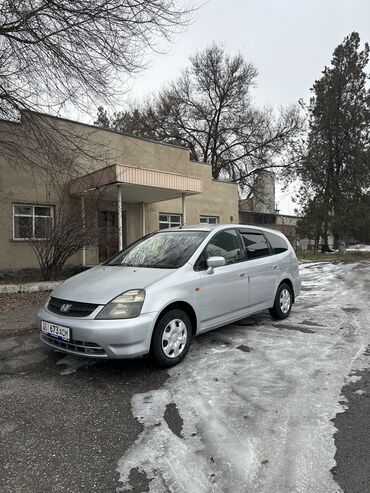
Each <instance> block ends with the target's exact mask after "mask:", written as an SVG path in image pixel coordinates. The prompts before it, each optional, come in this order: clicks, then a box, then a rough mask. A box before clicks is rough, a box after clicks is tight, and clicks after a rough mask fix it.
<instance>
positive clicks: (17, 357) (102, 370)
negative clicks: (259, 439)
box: [0, 333, 176, 493]
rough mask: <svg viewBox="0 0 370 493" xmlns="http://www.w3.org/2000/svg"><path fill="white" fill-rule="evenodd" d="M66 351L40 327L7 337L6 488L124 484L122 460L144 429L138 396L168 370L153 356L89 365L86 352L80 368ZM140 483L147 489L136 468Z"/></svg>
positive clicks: (1, 455)
mask: <svg viewBox="0 0 370 493" xmlns="http://www.w3.org/2000/svg"><path fill="white" fill-rule="evenodd" d="M64 358H65V357H64V356H63V355H62V354H60V353H57V352H53V351H50V350H49V349H48V348H44V347H43V346H42V345H41V344H40V342H39V340H38V334H35V333H34V334H32V335H28V336H20V337H14V338H3V339H0V406H1V413H0V438H1V447H0V491H1V492H3V493H10V492H12V493H15V492H22V493H23V492H27V493H31V492H32V493H33V492H35V493H36V492H37V493H43V492H73V493H77V492H93V491H99V492H113V491H116V489H117V487H119V482H118V474H117V472H116V468H117V462H118V460H119V459H120V457H122V455H123V454H124V452H125V451H126V450H127V448H128V447H130V445H131V444H132V443H133V442H134V441H135V439H136V438H137V437H138V435H139V433H140V432H141V430H142V426H141V425H140V423H139V422H138V421H137V420H136V419H134V418H133V416H132V414H131V398H132V396H133V395H134V394H137V393H140V392H147V391H149V390H151V389H156V388H158V387H160V386H161V385H162V384H163V383H164V381H165V380H166V378H167V377H168V376H167V373H166V372H165V371H163V370H158V369H156V368H154V367H153V365H152V364H151V362H150V360H148V359H140V360H132V361H104V362H100V363H96V364H93V365H91V366H87V367H84V366H83V364H84V363H85V361H86V360H81V363H82V366H81V367H79V368H78V369H75V368H74V366H73V364H72V365H71V364H70V363H71V361H72V360H70V359H67V360H65V359H64ZM68 358H69V357H68ZM73 360H74V361H73V362H75V361H76V359H75V358H73ZM63 361H64V362H69V364H68V365H65V364H63ZM77 361H78V360H77ZM74 370H76V371H74ZM171 414H174V416H175V421H176V412H175V411H174V410H173V409H169V410H168V419H169V420H170V419H171ZM132 486H133V487H134V490H135V491H146V490H147V485H146V480H145V478H140V474H135V471H133V472H132Z"/></svg>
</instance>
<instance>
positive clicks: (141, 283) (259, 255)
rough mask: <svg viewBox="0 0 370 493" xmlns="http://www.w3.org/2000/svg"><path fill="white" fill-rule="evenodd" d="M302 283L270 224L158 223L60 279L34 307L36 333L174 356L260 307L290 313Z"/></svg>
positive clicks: (159, 357)
mask: <svg viewBox="0 0 370 493" xmlns="http://www.w3.org/2000/svg"><path fill="white" fill-rule="evenodd" d="M300 286H301V282H300V279H299V270H298V262H297V259H296V256H295V253H294V250H293V248H292V246H291V245H290V243H289V242H288V240H287V239H286V237H285V236H284V235H283V234H282V233H280V232H278V231H275V230H269V229H265V228H258V227H254V226H253V227H252V226H243V225H235V224H234V225H232V224H231V225H206V224H204V225H203V224H202V225H198V226H186V227H180V228H173V229H167V230H160V231H157V232H155V233H153V234H150V235H148V236H145V237H144V238H142V239H140V240H139V241H137V242H135V243H133V244H132V245H130V246H129V247H127V248H126V249H125V250H123V251H121V252H119V253H118V254H117V255H116V256H114V257H113V258H111V259H110V260H108V261H107V262H105V263H103V264H100V265H98V266H96V267H94V268H92V269H90V270H88V271H85V272H83V273H81V274H78V275H76V276H74V277H71V278H70V279H68V280H67V281H65V282H64V283H63V284H61V285H60V286H58V287H57V288H56V289H55V290H54V291H53V293H52V295H51V297H50V299H49V300H48V302H47V304H46V305H45V307H44V308H43V309H42V310H41V311H40V313H39V315H38V317H39V324H40V329H41V335H40V337H41V340H42V342H44V343H45V344H47V345H48V346H49V347H51V348H53V349H57V350H60V351H64V352H66V353H72V354H75V355H78V356H86V357H90V358H101V359H104V358H132V357H137V356H142V355H145V354H149V353H150V354H151V355H152V356H153V358H154V360H155V361H156V363H157V364H158V365H159V366H162V367H169V366H173V365H176V364H177V363H179V362H180V361H181V360H182V359H183V358H184V356H185V354H186V353H187V351H188V349H189V346H190V343H191V339H192V337H193V336H195V335H198V334H201V333H203V332H206V331H209V330H212V329H215V328H217V327H221V326H223V325H225V324H229V323H231V322H234V321H236V320H238V319H241V318H244V317H246V316H248V315H251V314H253V313H256V312H259V311H262V310H265V309H268V310H269V312H270V314H271V315H272V317H273V318H276V319H284V318H286V317H288V316H289V313H290V310H291V308H292V304H293V303H294V300H295V298H296V297H297V296H298V295H299V292H300Z"/></svg>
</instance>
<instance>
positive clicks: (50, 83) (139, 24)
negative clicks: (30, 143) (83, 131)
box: [0, 0, 190, 119]
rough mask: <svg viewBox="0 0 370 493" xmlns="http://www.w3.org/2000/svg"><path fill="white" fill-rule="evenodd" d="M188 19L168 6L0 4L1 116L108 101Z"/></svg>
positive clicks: (170, 1)
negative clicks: (83, 101) (65, 105)
mask: <svg viewBox="0 0 370 493" xmlns="http://www.w3.org/2000/svg"><path fill="white" fill-rule="evenodd" d="M180 4H181V2H180ZM189 14H190V10H189V8H187V7H186V5H184V4H183V5H182V7H181V6H179V2H175V1H174V0H145V1H143V0H58V1H54V0H27V1H26V0H23V1H22V0H3V1H2V2H1V4H0V117H1V118H6V119H9V118H10V119H12V118H17V116H18V111H19V110H21V109H24V108H27V109H32V108H33V109H35V108H37V109H38V110H39V111H49V109H50V108H52V109H53V110H58V109H59V108H60V107H61V106H63V105H64V104H65V103H66V102H68V101H69V102H72V103H74V104H76V105H78V106H80V107H81V101H82V100H85V101H86V99H88V100H89V101H95V100H96V99H98V100H102V99H105V100H110V98H111V97H112V96H113V95H114V94H116V93H117V92H119V90H120V89H122V78H123V79H124V78H125V76H127V75H131V74H134V73H136V72H138V71H140V70H142V69H143V68H144V67H145V66H146V64H147V61H146V58H145V53H146V52H147V50H148V49H152V50H153V49H156V48H157V47H158V43H159V41H163V40H170V38H171V35H172V34H173V32H174V31H175V30H177V29H178V28H179V27H180V28H181V26H185V25H186V23H187V22H188V21H189Z"/></svg>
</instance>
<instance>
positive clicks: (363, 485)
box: [332, 347, 370, 493]
mask: <svg viewBox="0 0 370 493" xmlns="http://www.w3.org/2000/svg"><path fill="white" fill-rule="evenodd" d="M365 355H367V356H368V357H369V358H370V347H369V348H368V349H367V351H366V353H365ZM353 375H354V376H355V377H358V378H359V380H357V381H356V382H354V383H351V384H349V385H346V386H345V387H344V388H343V389H342V395H343V396H344V398H345V401H344V404H345V405H346V406H347V410H346V411H345V412H344V413H340V414H337V415H336V417H335V419H334V420H333V422H334V425H335V427H336V428H337V429H338V432H337V433H336V434H335V435H334V438H335V446H336V449H337V453H336V454H335V460H336V463H337V466H336V467H335V468H334V469H333V470H332V473H333V475H334V478H335V481H336V482H337V483H338V484H339V486H340V487H341V488H342V490H343V491H344V492H345V493H368V492H369V491H370V371H369V370H362V371H358V372H355V373H353Z"/></svg>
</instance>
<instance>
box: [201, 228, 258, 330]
mask: <svg viewBox="0 0 370 493" xmlns="http://www.w3.org/2000/svg"><path fill="white" fill-rule="evenodd" d="M215 256H222V257H224V258H225V260H226V265H224V266H222V267H216V268H215V269H214V271H213V274H209V273H208V272H207V263H206V261H207V258H209V257H215ZM243 260H244V251H243V246H242V243H241V239H240V237H239V235H238V233H237V231H236V229H234V228H230V229H227V230H223V231H220V232H218V233H216V234H215V235H214V236H213V237H212V238H211V239H210V241H209V243H208V245H207V246H206V248H205V249H204V251H203V252H202V254H201V256H200V257H199V259H198V261H197V262H196V264H195V270H198V271H199V275H200V285H201V308H200V316H199V322H200V326H201V328H209V327H211V326H213V325H218V324H221V323H227V321H228V320H231V319H232V318H234V319H235V318H236V317H237V316H239V314H241V316H243V313H244V311H245V310H246V309H247V307H248V305H249V285H248V281H247V275H246V271H245V264H246V262H243Z"/></svg>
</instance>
